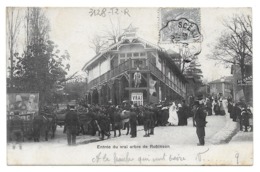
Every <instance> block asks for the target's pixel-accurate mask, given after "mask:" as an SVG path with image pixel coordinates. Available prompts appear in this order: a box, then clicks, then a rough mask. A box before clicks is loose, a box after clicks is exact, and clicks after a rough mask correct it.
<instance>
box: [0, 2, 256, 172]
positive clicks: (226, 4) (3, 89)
mask: <svg viewBox="0 0 260 172" xmlns="http://www.w3.org/2000/svg"><path fill="white" fill-rule="evenodd" d="M257 1H258V0H216V1H206V0H203V1H202V0H85V1H84V0H66V1H65V0H63V1H58V0H56V1H54V0H45V1H43V0H39V1H33V0H9V1H8V0H1V2H0V4H1V6H0V9H1V10H0V21H1V23H0V26H1V27H0V33H1V43H0V45H1V46H0V47H1V51H0V52H1V63H0V65H1V66H0V70H1V75H0V77H1V97H2V98H1V116H2V120H0V122H1V123H0V127H1V130H0V132H1V133H4V135H3V134H1V136H2V137H1V149H0V150H1V154H0V155H1V159H0V163H1V170H4V171H6V170H8V171H9V170H10V171H21V170H22V171H28V172H29V171H34V172H35V171H39V170H40V171H41V170H42V171H43V170H44V171H49V170H53V171H54V170H55V171H57V170H59V171H60V170H62V171H71V170H74V168H73V169H72V167H61V168H60V167H59V168H58V169H57V167H25V168H24V167H7V166H6V150H5V147H6V137H5V135H6V134H5V133H6V121H5V116H6V115H5V113H6V111H5V107H6V106H5V101H6V98H5V95H6V84H5V81H6V75H5V74H6V58H5V57H6V56H5V52H6V45H5V35H6V34H5V8H6V7H8V6H19V7H27V6H41V7H87V6H88V7H91V6H97V7H98V6H102V7H103V6H108V7H113V6H118V7H120V6H129V7H253V27H254V28H253V32H254V39H253V41H254V42H253V45H254V107H255V108H254V110H255V111H254V124H255V128H254V132H255V133H257V134H254V155H255V156H254V167H231V168H230V167H217V168H211V167H87V169H82V168H84V167H76V169H75V171H76V170H79V171H80V170H87V171H92V170H93V171H94V170H95V171H96V170H102V171H103V170H106V171H107V170H113V171H117V170H118V171H122V170H123V171H135V170H149V171H151V170H152V171H153V170H154V171H158V170H164V171H169V170H170V171H174V170H184V171H200V172H203V171H207V172H208V171H209V170H210V171H212V170H213V171H218V172H219V171H222V170H232V171H233V170H234V171H236V172H239V171H243V172H245V171H248V170H249V171H259V162H258V161H259V154H258V152H259V135H260V134H259V133H258V132H259V131H260V130H259V126H260V125H259V124H258V123H259V122H258V121H259V117H258V116H259V114H260V113H259V108H258V107H259V105H258V104H257V102H258V100H257V96H258V95H260V94H259V89H258V88H259V86H260V85H259V78H260V77H259V76H258V72H259V67H258V68H257V64H260V62H259V58H260V54H259V45H260V43H259V38H260V35H259V32H260V28H259V18H258V17H259V16H260V14H259V11H260V9H259V5H258V3H257ZM257 106H258V107H257ZM143 168H145V169H143ZM158 168H160V169H158Z"/></svg>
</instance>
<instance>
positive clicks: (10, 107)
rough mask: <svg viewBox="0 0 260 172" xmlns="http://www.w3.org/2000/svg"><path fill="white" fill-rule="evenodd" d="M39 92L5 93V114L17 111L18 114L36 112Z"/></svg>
mask: <svg viewBox="0 0 260 172" xmlns="http://www.w3.org/2000/svg"><path fill="white" fill-rule="evenodd" d="M38 111H39V93H9V94H7V115H13V114H14V112H19V114H20V115H22V114H28V113H33V114H35V113H38Z"/></svg>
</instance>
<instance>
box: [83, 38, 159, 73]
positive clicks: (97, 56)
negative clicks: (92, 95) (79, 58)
mask: <svg viewBox="0 0 260 172" xmlns="http://www.w3.org/2000/svg"><path fill="white" fill-rule="evenodd" d="M125 40H126V39H121V40H120V41H118V42H117V43H114V44H112V45H110V46H109V47H108V48H107V49H105V50H103V51H102V52H100V53H98V54H97V55H95V56H94V57H93V58H92V59H91V60H89V61H88V62H87V63H86V64H85V65H84V66H83V68H82V70H84V69H86V68H87V67H88V66H89V65H90V64H92V63H93V62H94V61H96V60H97V59H99V58H100V57H101V56H102V55H104V54H105V53H107V52H109V51H110V50H112V49H113V48H115V47H116V46H118V45H120V44H122V43H123V42H124V41H125ZM135 40H138V41H140V42H142V43H145V44H147V45H149V46H151V47H153V48H154V49H157V50H160V51H161V50H162V49H161V47H159V46H157V45H155V44H152V43H150V42H148V41H146V40H144V39H143V38H141V37H137V38H136V39H135Z"/></svg>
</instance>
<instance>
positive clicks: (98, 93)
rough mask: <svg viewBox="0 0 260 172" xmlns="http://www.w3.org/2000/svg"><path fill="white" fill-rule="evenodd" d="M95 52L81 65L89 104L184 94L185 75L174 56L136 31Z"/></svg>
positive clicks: (147, 100)
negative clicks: (138, 34)
mask: <svg viewBox="0 0 260 172" xmlns="http://www.w3.org/2000/svg"><path fill="white" fill-rule="evenodd" d="M126 35H129V36H125V37H124V38H123V39H121V40H120V41H119V42H117V43H115V44H113V45H111V46H110V47H109V48H108V49H107V50H105V51H103V52H101V53H99V54H97V55H96V56H95V57H94V58H92V59H91V60H90V61H89V62H88V63H86V64H85V65H84V67H83V71H85V72H86V73H87V74H88V86H87V87H88V89H87V94H86V98H87V100H88V103H90V104H107V102H108V101H112V103H113V104H116V105H118V104H121V103H122V102H123V101H124V100H128V101H133V103H136V104H137V105H143V104H148V103H158V102H159V101H161V100H177V99H185V98H186V83H187V81H186V79H185V77H184V75H183V74H182V73H181V71H180V69H179V68H178V67H177V66H176V65H175V63H174V61H173V60H172V59H173V58H174V57H172V56H171V55H169V54H168V53H166V52H164V51H162V50H161V49H160V47H158V46H156V45H153V44H151V43H149V42H147V41H145V40H144V39H142V38H139V37H135V34H129V33H128V34H126Z"/></svg>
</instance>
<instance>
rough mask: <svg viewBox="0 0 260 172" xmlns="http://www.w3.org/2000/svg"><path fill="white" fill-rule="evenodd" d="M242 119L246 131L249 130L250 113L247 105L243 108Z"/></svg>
mask: <svg viewBox="0 0 260 172" xmlns="http://www.w3.org/2000/svg"><path fill="white" fill-rule="evenodd" d="M241 119H242V125H243V126H245V132H248V126H249V113H248V111H247V109H246V107H243V109H242V112H241Z"/></svg>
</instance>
